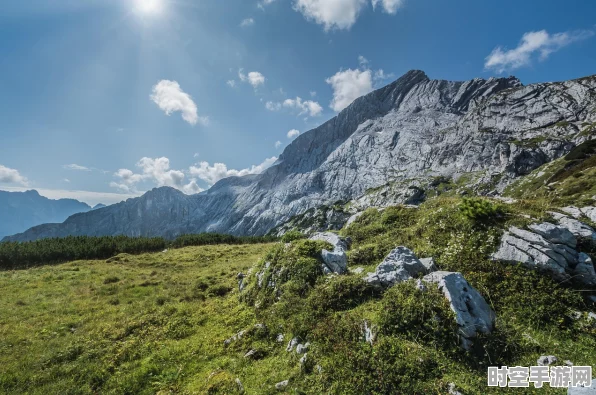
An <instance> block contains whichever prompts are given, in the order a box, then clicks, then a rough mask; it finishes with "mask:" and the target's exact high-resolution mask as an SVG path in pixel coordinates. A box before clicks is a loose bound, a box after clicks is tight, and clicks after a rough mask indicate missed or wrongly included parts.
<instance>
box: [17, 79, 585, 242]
mask: <svg viewBox="0 0 596 395" xmlns="http://www.w3.org/2000/svg"><path fill="white" fill-rule="evenodd" d="M595 89H596V78H594V77H586V78H582V79H579V80H574V81H566V82H561V83H541V84H534V85H529V86H522V85H521V83H520V81H519V80H517V79H516V78H513V77H510V78H498V79H497V78H490V79H488V80H484V79H474V80H471V81H465V82H453V81H442V80H431V79H429V78H428V77H427V75H426V74H425V73H424V72H422V71H418V70H414V71H410V72H408V73H406V74H405V75H403V76H402V77H401V78H399V79H398V80H396V81H395V82H393V83H391V84H389V85H387V86H385V87H383V88H381V89H378V90H376V91H374V92H371V93H370V94H368V95H366V96H363V97H360V98H358V99H356V100H355V101H354V102H353V103H352V104H351V105H350V106H348V107H347V108H346V109H344V110H343V111H341V112H340V113H339V114H338V115H337V116H336V117H334V118H333V119H331V120H329V121H327V122H325V123H323V124H322V125H320V126H319V127H317V128H315V129H313V130H310V131H308V132H306V133H303V134H302V135H300V136H299V137H298V138H296V139H295V140H294V141H293V142H292V143H291V144H290V145H289V146H288V147H286V149H285V150H284V152H283V153H282V154H281V155H280V157H279V160H278V161H277V162H276V163H275V164H274V165H273V166H271V167H270V168H269V169H267V170H266V171H264V172H263V173H261V174H258V175H248V176H244V177H230V178H226V179H223V180H221V181H219V182H217V183H216V184H215V185H213V186H212V187H211V188H210V189H209V190H207V191H205V192H202V193H200V194H197V195H193V196H186V195H182V194H181V193H179V192H177V191H173V190H170V189H168V188H165V189H164V188H161V189H158V190H154V191H150V192H148V193H147V194H146V195H144V196H142V197H140V198H137V199H132V200H128V201H127V202H125V203H121V204H118V205H114V206H110V207H106V208H104V209H101V210H96V211H92V212H89V213H86V214H82V215H81V214H79V215H76V216H73V217H71V218H69V219H68V220H67V221H65V222H64V223H63V224H59V225H44V226H41V227H36V228H33V229H31V230H29V231H27V232H25V233H24V234H20V235H16V236H13V237H11V238H9V240H18V241H24V240H34V239H38V238H43V237H54V236H66V235H70V234H73V235H116V234H124V235H129V236H165V237H168V238H172V237H175V236H176V235H179V234H182V233H198V232H222V233H231V234H237V235H259V234H265V233H267V232H268V231H269V230H270V229H272V228H274V227H275V226H278V225H280V224H282V223H284V222H287V221H288V220H289V219H290V218H292V217H293V216H296V215H300V214H302V213H305V212H306V211H307V210H308V209H311V208H316V207H320V206H323V205H327V206H331V205H333V204H334V203H335V202H337V201H340V200H341V201H355V202H356V203H357V204H356V205H357V206H358V209H361V208H363V207H367V206H371V205H374V206H381V207H382V206H385V205H386V204H396V203H417V202H419V201H420V200H421V199H423V197H424V188H425V185H428V184H429V182H430V180H432V179H434V178H436V177H439V176H440V177H445V178H446V179H457V178H458V177H459V176H461V175H462V174H465V173H469V174H473V175H474V178H473V180H472V181H471V182H470V184H471V186H473V187H475V186H477V185H493V186H494V188H495V189H496V191H501V190H502V189H503V188H504V187H505V186H506V185H508V184H509V183H510V182H511V181H512V180H513V179H515V178H516V177H518V176H521V175H525V174H528V173H529V172H531V171H532V170H533V169H535V168H537V167H539V166H541V165H542V164H544V163H547V162H549V161H552V160H553V159H556V158H559V157H561V156H562V155H565V154H567V153H568V152H569V151H570V150H571V149H572V148H573V147H575V146H576V145H578V144H579V143H581V142H583V141H584V140H586V139H587V138H589V137H587V136H580V133H578V132H579V131H580V128H581V124H582V123H583V122H594V121H596V112H595V111H594V109H595V104H596V100H595V99H594V90H595ZM346 219H347V218H346Z"/></svg>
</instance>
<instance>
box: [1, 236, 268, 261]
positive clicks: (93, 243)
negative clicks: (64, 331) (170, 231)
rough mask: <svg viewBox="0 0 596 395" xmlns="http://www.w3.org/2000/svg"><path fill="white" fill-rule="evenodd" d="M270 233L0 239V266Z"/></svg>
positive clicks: (237, 241)
mask: <svg viewBox="0 0 596 395" xmlns="http://www.w3.org/2000/svg"><path fill="white" fill-rule="evenodd" d="M275 240H276V238H274V237H238V236H232V235H224V234H217V233H202V234H196V235H183V236H180V237H178V238H177V239H175V240H173V241H168V240H165V239H163V238H161V237H155V238H145V237H127V236H103V237H88V236H70V237H65V238H54V239H43V240H39V241H34V242H28V243H18V242H5V243H0V270H7V269H18V268H27V267H32V266H39V265H50V264H57V263H63V262H68V261H73V260H78V259H107V258H110V257H113V256H115V255H118V254H123V253H126V254H141V253H144V252H156V251H162V250H164V249H166V248H181V247H186V246H201V245H213V244H254V243H267V242H272V241H275Z"/></svg>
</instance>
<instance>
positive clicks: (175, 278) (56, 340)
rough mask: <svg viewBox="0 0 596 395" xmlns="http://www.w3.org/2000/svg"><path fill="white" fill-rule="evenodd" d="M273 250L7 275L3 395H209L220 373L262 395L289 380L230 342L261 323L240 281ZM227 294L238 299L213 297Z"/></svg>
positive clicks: (1, 276) (196, 251) (206, 250)
mask: <svg viewBox="0 0 596 395" xmlns="http://www.w3.org/2000/svg"><path fill="white" fill-rule="evenodd" d="M267 248H269V247H268V245H266V244H260V245H259V244H257V245H241V246H226V245H223V246H205V247H187V248H184V249H180V250H170V251H169V252H167V253H164V254H162V253H156V254H144V255H139V256H128V257H124V258H123V259H121V260H120V262H116V263H106V262H105V261H76V262H71V263H67V264H62V265H58V266H46V267H41V268H36V269H30V270H23V271H12V272H0V289H2V292H1V294H0V366H2V369H0V393H14V394H22V393H32V394H58V393H60V394H69V393H72V394H75V393H76V394H79V393H94V392H95V391H100V392H102V393H129V394H141V393H148V394H149V393H156V392H158V391H160V390H165V391H167V392H165V393H169V390H172V391H174V392H176V393H178V392H181V393H204V392H206V391H207V389H208V388H209V387H210V386H213V385H215V384H216V383H217V380H218V374H217V372H220V371H224V372H229V373H230V374H234V375H235V376H234V377H240V379H241V380H242V382H243V384H244V385H245V386H246V388H247V390H250V392H251V393H261V392H262V391H261V390H259V388H260V386H262V385H265V384H268V383H275V382H277V381H280V380H282V379H283V378H282V377H277V376H278V374H277V372H276V370H277V368H278V363H277V361H276V360H275V359H269V360H267V361H263V362H261V363H258V364H257V365H253V364H248V363H246V362H245V361H244V360H243V358H242V355H238V354H236V353H234V354H231V355H228V354H227V353H226V352H224V350H223V347H222V343H223V340H224V339H225V338H227V337H229V336H230V335H231V334H232V333H234V332H236V331H238V330H240V329H243V328H245V327H246V326H249V325H251V324H254V320H255V318H254V314H253V313H252V310H251V309H250V308H247V307H246V306H245V305H243V304H239V303H238V297H237V293H236V291H235V289H236V288H237V283H236V274H237V273H238V272H239V271H246V269H247V268H248V267H249V266H251V265H253V264H254V263H255V262H256V260H257V259H258V257H259V256H261V255H262V253H263V251H264V250H266V249H267ZM226 289H234V291H232V292H230V293H229V294H227V295H226V296H223V297H221V296H215V295H212V296H209V294H213V293H215V294H218V293H219V294H221V293H223V292H225V291H226ZM256 370H258V372H259V374H256ZM214 372H215V373H216V374H214V375H213V376H212V377H211V379H208V378H209V376H210V375H212V374H213V373H214ZM219 375H221V373H220V374H219ZM276 380H277V381H276Z"/></svg>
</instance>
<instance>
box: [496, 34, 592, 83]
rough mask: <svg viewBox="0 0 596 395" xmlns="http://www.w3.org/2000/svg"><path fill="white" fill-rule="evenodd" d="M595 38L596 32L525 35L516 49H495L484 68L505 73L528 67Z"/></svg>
mask: <svg viewBox="0 0 596 395" xmlns="http://www.w3.org/2000/svg"><path fill="white" fill-rule="evenodd" d="M592 36H594V30H578V31H572V32H563V33H555V34H549V33H548V32H547V31H546V30H540V31H537V32H528V33H525V34H524V35H523V36H522V38H521V40H520V42H519V44H518V46H517V47H516V48H514V49H510V50H507V49H504V48H503V47H497V48H495V49H494V50H493V51H492V52H491V53H490V55H488V56H487V57H486V59H485V63H484V68H485V69H486V70H494V71H496V72H497V73H504V72H506V71H507V70H513V69H517V68H520V67H523V66H528V65H530V64H531V63H532V60H533V58H535V57H538V59H539V60H545V59H546V58H548V57H549V56H550V55H551V54H552V53H554V52H557V51H558V50H560V49H561V48H564V47H566V46H568V45H569V44H572V43H574V42H576V41H580V40H585V39H587V38H590V37H592Z"/></svg>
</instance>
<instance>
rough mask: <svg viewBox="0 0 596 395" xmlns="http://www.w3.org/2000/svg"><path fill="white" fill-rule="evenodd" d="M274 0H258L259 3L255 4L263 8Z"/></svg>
mask: <svg viewBox="0 0 596 395" xmlns="http://www.w3.org/2000/svg"><path fill="white" fill-rule="evenodd" d="M274 1H275V0H261V1H259V3H258V4H257V6H258V7H259V8H260V9H262V10H264V9H265V6H268V5H269V4H271V3H273V2H274Z"/></svg>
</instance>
